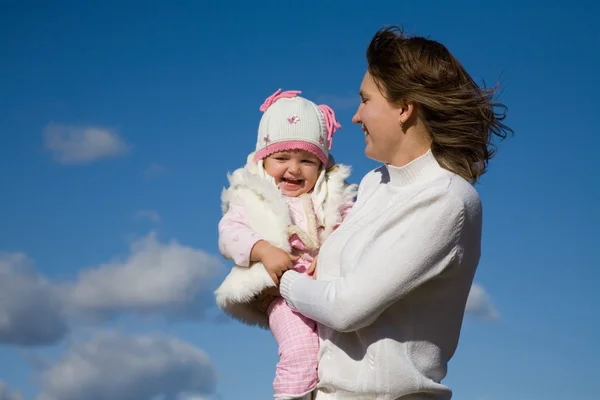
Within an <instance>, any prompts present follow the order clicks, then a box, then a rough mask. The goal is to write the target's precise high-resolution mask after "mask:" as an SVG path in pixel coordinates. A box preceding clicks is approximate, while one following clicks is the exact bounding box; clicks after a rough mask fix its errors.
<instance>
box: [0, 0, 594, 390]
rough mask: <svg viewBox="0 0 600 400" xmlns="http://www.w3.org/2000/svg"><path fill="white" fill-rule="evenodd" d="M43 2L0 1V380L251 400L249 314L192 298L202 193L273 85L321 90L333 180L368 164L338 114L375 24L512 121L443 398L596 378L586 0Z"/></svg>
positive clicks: (590, 22) (264, 364)
mask: <svg viewBox="0 0 600 400" xmlns="http://www.w3.org/2000/svg"><path fill="white" fill-rule="evenodd" d="M56 3H57V4H55V5H48V4H47V3H46V2H35V1H32V2H20V3H19V4H17V2H11V1H5V2H2V12H0V54H1V57H0V60H1V61H0V160H1V165H2V168H1V169H0V188H1V191H0V360H1V362H0V400H16V399H19V398H20V397H19V396H20V395H19V393H20V394H21V395H23V398H25V399H36V400H71V399H78V400H79V399H82V398H85V399H86V400H101V399H107V398H110V399H118V398H127V399H135V400H138V399H139V400H147V399H159V398H161V397H157V396H158V395H160V394H163V395H164V397H162V398H165V399H178V400H181V399H186V400H192V399H241V398H244V399H267V398H270V396H271V381H272V377H273V371H274V366H275V363H276V361H277V354H276V347H275V344H274V342H273V339H272V337H271V336H270V333H269V332H267V331H261V330H258V329H256V328H248V327H245V326H242V325H240V324H239V323H237V322H233V321H230V320H227V318H224V317H223V316H222V315H220V314H219V312H218V311H217V310H216V307H215V306H214V305H213V303H214V301H213V298H212V291H213V290H214V288H215V287H216V285H217V283H218V281H219V279H220V278H222V277H223V275H224V274H225V273H226V270H227V268H228V267H229V265H228V264H227V263H226V262H225V261H224V260H222V259H221V258H220V256H219V254H218V249H217V223H218V220H219V218H220V199H219V196H220V192H221V189H222V187H223V186H224V185H225V184H226V173H227V172H228V171H232V170H233V169H235V168H237V167H239V166H241V165H242V164H243V162H244V160H245V156H246V154H247V153H248V152H250V151H251V150H252V147H253V145H254V142H255V137H256V136H255V135H256V129H257V126H258V121H259V118H260V112H259V110H258V107H259V106H260V104H261V103H262V101H263V100H264V98H266V97H267V96H268V95H270V94H271V93H272V92H274V91H275V90H276V89H277V88H280V87H281V88H283V89H284V90H291V89H297V90H302V91H303V95H304V96H306V97H308V98H311V99H313V100H315V101H318V102H325V103H327V104H329V105H330V106H331V107H333V108H334V109H335V111H336V113H337V116H338V119H339V120H340V122H341V123H342V126H343V129H342V130H340V131H339V132H338V133H336V135H335V137H334V150H333V153H334V155H335V156H336V159H337V160H338V162H342V163H347V164H351V165H352V167H353V171H354V176H353V178H352V181H353V182H358V180H359V179H360V177H362V176H363V175H364V174H365V173H366V172H367V171H368V170H370V169H372V168H374V167H376V165H377V164H375V163H374V162H373V161H371V160H368V159H366V158H365V157H364V155H363V150H364V141H363V137H362V133H361V131H360V129H359V128H358V127H357V126H353V125H352V124H351V122H350V118H351V116H352V113H353V112H354V110H355V107H356V106H358V103H359V98H358V94H357V92H358V87H359V85H360V81H361V79H362V75H363V73H364V70H365V58H364V53H365V49H366V46H367V44H368V42H369V40H370V38H371V36H372V35H373V33H374V32H375V31H376V30H377V29H378V28H380V27H381V26H383V25H386V24H401V25H403V26H404V27H405V28H406V30H407V32H408V33H411V34H419V35H425V36H429V37H431V38H433V39H436V40H439V41H441V42H442V43H444V44H445V45H447V46H448V48H449V49H450V50H451V51H452V52H453V53H454V54H455V55H456V56H457V57H458V58H459V60H461V62H462V63H463V64H464V65H465V67H466V68H467V69H468V71H469V72H470V73H471V74H472V76H473V77H474V78H475V79H476V80H477V81H478V82H481V81H482V80H485V82H486V84H488V86H492V85H494V84H495V83H496V82H498V81H499V80H502V82H503V87H504V90H503V93H502V97H501V100H502V101H503V102H504V103H506V104H507V105H508V107H509V114H508V115H509V117H508V119H507V123H508V124H509V125H510V126H511V127H513V128H514V130H515V136H514V137H513V138H511V139H509V140H507V141H505V142H503V143H502V144H501V145H500V146H499V152H498V156H497V157H496V158H495V159H493V160H492V162H491V163H490V170H489V172H488V174H486V175H485V176H484V178H483V179H482V182H481V184H479V185H478V186H477V189H478V191H479V193H480V196H481V198H482V201H483V205H484V237H483V255H482V259H481V263H480V267H479V270H478V273H477V276H476V283H477V286H475V288H474V290H473V292H472V294H473V297H472V298H471V303H470V305H469V310H468V313H467V316H466V317H465V322H464V327H463V331H462V336H461V341H460V344H459V348H458V352H457V354H456V355H455V357H454V358H453V359H452V361H451V363H450V369H449V375H448V377H447V379H446V382H447V383H448V384H449V385H450V386H451V387H452V389H453V390H454V393H455V398H456V399H457V400H499V399H514V400H521V399H523V400H531V399H545V400H559V399H560V400H564V399H581V400H584V399H593V398H596V397H597V395H596V394H595V382H596V380H597V379H596V378H597V377H596V376H595V375H594V371H596V372H597V371H598V360H599V359H600V346H598V345H597V343H596V341H597V338H598V337H600V322H599V321H600V320H599V319H598V317H597V315H598V311H597V310H596V305H597V304H598V303H599V300H600V296H599V295H598V293H599V292H598V290H597V282H598V281H599V280H600V272H599V271H600V270H599V269H598V268H597V267H598V266H599V264H598V261H597V258H596V257H595V256H596V254H595V250H596V249H597V247H598V244H599V243H600V242H599V240H600V234H598V231H597V230H598V227H599V226H600V211H599V208H598V204H599V202H598V196H599V195H600V178H599V177H600V168H599V167H598V164H597V161H596V154H595V153H596V150H597V149H598V148H599V147H600V138H599V136H598V127H597V115H598V112H599V109H598V103H597V99H596V98H597V96H596V93H597V92H598V91H599V90H600V79H599V78H598V72H597V71H599V70H600V62H599V61H600V32H599V31H598V28H597V19H598V16H600V6H598V5H597V3H595V2H592V1H579V2H566V1H564V2H559V1H545V2H541V1H529V2H526V3H523V2H516V1H507V2H502V3H498V2H496V3H486V4H482V3H481V2H479V1H462V2H436V3H435V4H434V3H427V2H425V3H423V2H421V3H419V2H397V1H380V2H369V3H365V2H348V1H344V2H342V1H330V2H323V3H322V4H318V3H317V2H312V1H305V2H292V3H288V2H275V1H263V2H260V3H243V4H242V3H241V2H240V3H233V2H232V3H225V2H223V3H222V4H221V5H216V2H191V1H188V2H173V3H172V4H170V5H168V4H167V2H152V4H150V3H145V2H144V3H142V2H119V3H120V4H118V5H117V3H116V2H114V3H112V2H109V3H106V2H87V3H86V4H84V3H83V2H67V1H64V2H56ZM594 71H596V72H594ZM182 360H185V362H184V363H182V362H181V361H182ZM82 393H84V395H83V394H82ZM81 396H83V397H81Z"/></svg>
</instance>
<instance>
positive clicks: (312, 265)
mask: <svg viewBox="0 0 600 400" xmlns="http://www.w3.org/2000/svg"><path fill="white" fill-rule="evenodd" d="M317 257H319V255H318V254H317V255H316V256H315V258H313V259H312V262H311V263H310V267H308V270H307V271H306V273H307V274H308V275H310V276H312V278H313V279H317V274H316V273H315V271H316V270H317Z"/></svg>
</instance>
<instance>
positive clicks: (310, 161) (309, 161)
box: [302, 160, 315, 164]
mask: <svg viewBox="0 0 600 400" xmlns="http://www.w3.org/2000/svg"><path fill="white" fill-rule="evenodd" d="M302 162H303V163H305V164H314V163H315V162H314V161H313V160H302Z"/></svg>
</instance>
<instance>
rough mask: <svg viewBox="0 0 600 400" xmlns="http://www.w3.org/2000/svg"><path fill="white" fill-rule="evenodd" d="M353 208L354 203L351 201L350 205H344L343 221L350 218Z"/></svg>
mask: <svg viewBox="0 0 600 400" xmlns="http://www.w3.org/2000/svg"><path fill="white" fill-rule="evenodd" d="M352 206H354V202H353V201H349V202H348V203H346V204H344V206H343V208H342V221H344V220H345V219H346V217H347V216H348V213H349V212H350V210H352Z"/></svg>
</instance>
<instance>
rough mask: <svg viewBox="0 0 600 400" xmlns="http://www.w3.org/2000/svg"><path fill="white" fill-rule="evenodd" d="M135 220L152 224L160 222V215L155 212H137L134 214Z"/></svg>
mask: <svg viewBox="0 0 600 400" xmlns="http://www.w3.org/2000/svg"><path fill="white" fill-rule="evenodd" d="M134 216H135V218H136V219H147V220H149V221H152V222H160V220H161V218H160V214H159V213H158V211H156V210H138V211H136V212H135V214H134Z"/></svg>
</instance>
